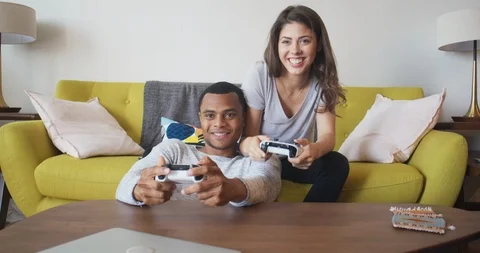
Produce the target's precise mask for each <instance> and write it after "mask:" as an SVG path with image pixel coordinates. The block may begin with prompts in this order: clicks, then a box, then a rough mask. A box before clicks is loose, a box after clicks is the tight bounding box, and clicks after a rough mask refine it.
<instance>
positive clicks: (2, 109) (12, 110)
mask: <svg viewBox="0 0 480 253" xmlns="http://www.w3.org/2000/svg"><path fill="white" fill-rule="evenodd" d="M21 109H22V108H21V107H0V112H9V113H17V112H19V111H20V110H21Z"/></svg>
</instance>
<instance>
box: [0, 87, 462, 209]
mask: <svg viewBox="0 0 480 253" xmlns="http://www.w3.org/2000/svg"><path fill="white" fill-rule="evenodd" d="M346 89H347V103H346V104H345V105H343V106H339V107H338V113H339V115H340V116H341V118H338V121H337V128H336V147H335V149H336V150H338V148H339V147H340V145H341V144H342V142H343V141H344V140H345V138H346V137H347V136H348V134H349V133H350V132H351V131H352V130H353V129H354V127H355V126H356V125H357V124H358V123H359V122H360V121H361V119H362V118H363V116H364V115H365V113H366V112H367V110H368V108H369V107H370V106H371V105H372V104H373V102H374V100H375V95H376V94H377V93H380V94H382V95H384V96H387V97H390V98H392V99H416V98H421V97H423V91H422V89H421V88H418V87H347V88H346ZM143 90H144V83H140V82H139V83H125V82H119V83H114V82H87V81H69V80H62V81H60V82H59V83H58V85H57V88H56V93H55V96H56V97H58V98H61V99H68V100H73V101H87V100H88V99H90V98H92V97H99V98H100V101H101V103H102V104H103V106H105V107H106V109H107V110H108V111H109V112H110V113H111V114H112V115H113V116H114V117H115V118H116V119H117V120H118V121H119V123H120V125H121V126H122V127H123V128H124V129H125V130H126V131H127V133H128V134H129V135H130V137H132V138H133V140H134V141H136V142H137V143H139V142H140V136H141V129H142V118H143V116H142V115H143V114H142V112H143ZM0 150H1V152H0V167H1V170H2V171H3V174H4V178H5V182H6V184H7V187H8V188H9V190H10V193H11V195H12V198H13V199H14V201H15V202H16V204H17V205H18V207H19V208H20V210H21V211H22V212H23V213H24V214H25V215H26V216H27V217H28V216H31V215H33V214H35V213H38V212H41V211H43V210H46V209H49V208H52V207H54V206H58V205H62V204H66V203H69V202H72V201H79V200H93V199H115V189H116V187H117V184H118V183H119V181H120V179H121V178H122V176H123V175H124V173H125V172H126V171H127V170H128V169H129V168H130V167H131V165H132V164H133V163H134V162H135V161H137V159H138V157H137V156H116V157H95V158H89V159H83V160H80V159H76V158H73V157H70V156H69V155H66V154H61V153H60V152H59V151H58V150H57V149H56V148H55V147H54V146H53V144H52V142H51V141H50V139H49V137H48V135H47V132H46V130H45V127H44V125H43V123H42V121H23V122H12V123H9V124H6V125H3V126H2V127H1V128H0ZM466 162H467V143H466V141H465V139H464V138H463V137H462V136H461V135H458V134H455V133H450V132H441V131H436V130H432V131H431V132H430V133H428V134H427V135H426V136H425V137H424V138H423V140H422V141H421V142H420V144H419V145H418V147H417V149H416V151H415V152H414V154H413V156H412V157H411V159H410V160H409V161H407V162H406V163H405V164H375V163H351V169H350V174H349V177H348V179H347V182H346V184H345V186H344V190H343V192H342V194H341V197H340V201H342V202H390V203H400V202H403V203H421V204H430V205H445V206H452V205H453V204H454V203H455V200H456V198H457V195H458V193H459V191H460V187H461V185H462V181H463V176H464V173H465V168H466ZM309 188H310V185H301V184H295V183H292V182H287V181H283V186H282V191H281V194H280V196H279V198H278V201H302V200H303V197H304V196H305V194H306V193H307V191H308V189H309Z"/></svg>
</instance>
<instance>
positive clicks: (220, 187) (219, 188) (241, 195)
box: [182, 156, 247, 206]
mask: <svg viewBox="0 0 480 253" xmlns="http://www.w3.org/2000/svg"><path fill="white" fill-rule="evenodd" d="M198 165H199V166H198V167H195V168H192V169H191V170H190V171H188V175H190V176H201V175H203V176H204V179H203V181H202V182H200V183H196V184H193V185H189V186H188V187H185V188H184V189H183V190H182V194H185V195H190V194H192V193H196V194H197V198H198V199H199V200H200V201H201V202H202V203H203V204H206V205H209V206H223V205H226V204H228V202H230V201H233V202H241V201H243V200H245V198H246V197H247V189H246V187H245V185H244V184H243V182H242V181H240V179H237V178H235V179H228V178H226V177H225V176H224V175H223V172H222V171H221V170H220V168H218V166H217V164H216V163H215V162H214V161H212V160H211V159H210V158H209V157H208V156H205V157H203V158H202V159H201V160H200V161H199V163H198Z"/></svg>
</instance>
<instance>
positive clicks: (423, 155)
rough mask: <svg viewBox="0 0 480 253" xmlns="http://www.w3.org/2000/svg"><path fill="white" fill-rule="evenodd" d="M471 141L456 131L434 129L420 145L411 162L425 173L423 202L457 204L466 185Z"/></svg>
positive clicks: (421, 199) (445, 204)
mask: <svg viewBox="0 0 480 253" xmlns="http://www.w3.org/2000/svg"><path fill="white" fill-rule="evenodd" d="M467 159H468V145H467V141H466V140H465V138H464V137H463V136H461V135H460V134H457V133H453V132H444V131H437V130H432V131H430V132H429V133H428V134H427V135H425V137H424V138H423V139H422V141H421V142H420V143H419V145H418V146H417V148H416V150H415V152H414V153H413V155H412V157H411V159H410V161H408V164H409V165H412V166H414V167H415V168H417V169H418V170H419V171H420V173H422V174H423V176H424V177H425V179H426V180H425V187H424V189H423V194H422V196H421V197H420V199H419V201H418V202H419V203H420V204H427V205H444V206H453V205H454V204H455V201H456V199H457V196H458V194H459V192H460V189H461V187H462V185H463V179H464V176H465V171H466V168H467Z"/></svg>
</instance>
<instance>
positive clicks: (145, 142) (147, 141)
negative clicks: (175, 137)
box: [140, 81, 212, 154]
mask: <svg viewBox="0 0 480 253" xmlns="http://www.w3.org/2000/svg"><path fill="white" fill-rule="evenodd" d="M211 84H212V83H188V82H163V81H147V82H146V83H145V90H144V101H143V125H142V136H141V141H140V146H142V148H144V149H145V153H147V154H148V153H149V152H150V150H151V149H152V148H153V147H154V146H155V145H157V144H158V143H160V142H161V141H162V138H163V136H162V125H161V122H160V120H161V117H166V118H169V119H172V120H175V121H178V122H180V123H185V124H191V125H194V126H198V127H200V121H199V119H198V110H199V108H198V100H199V99H200V95H201V94H202V92H203V91H204V90H205V89H206V88H207V87H208V86H210V85H211Z"/></svg>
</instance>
